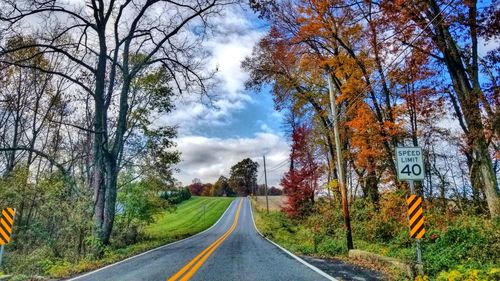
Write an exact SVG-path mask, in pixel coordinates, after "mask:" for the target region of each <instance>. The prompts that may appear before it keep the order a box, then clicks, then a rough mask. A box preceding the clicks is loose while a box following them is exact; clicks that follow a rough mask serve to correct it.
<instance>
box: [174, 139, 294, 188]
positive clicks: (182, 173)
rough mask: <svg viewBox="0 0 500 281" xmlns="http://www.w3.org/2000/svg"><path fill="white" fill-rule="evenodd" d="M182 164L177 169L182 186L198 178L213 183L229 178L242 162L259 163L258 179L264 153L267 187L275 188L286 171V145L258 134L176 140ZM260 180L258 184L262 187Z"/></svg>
mask: <svg viewBox="0 0 500 281" xmlns="http://www.w3.org/2000/svg"><path fill="white" fill-rule="evenodd" d="M177 144H178V146H177V149H178V150H179V151H181V153H182V162H181V163H180V164H179V165H178V166H177V168H178V169H179V173H178V174H177V175H176V176H177V178H178V179H179V180H180V181H182V182H183V183H184V184H189V183H190V182H191V181H192V179H194V178H199V179H201V180H202V181H203V182H212V183H213V182H215V181H216V180H217V178H218V177H219V176H221V175H225V176H229V170H230V168H231V166H233V165H234V164H236V163H238V162H239V161H241V160H243V159H245V158H251V159H252V160H253V161H256V162H258V163H259V165H260V167H259V177H260V176H261V174H262V171H263V165H262V155H263V154H264V153H266V165H267V169H268V170H269V173H268V184H269V186H271V185H275V186H278V185H279V182H280V179H281V176H282V175H283V173H284V172H285V171H286V170H287V168H288V165H287V161H288V155H289V144H288V143H287V142H286V141H285V140H284V139H283V137H282V136H279V135H276V134H273V133H257V134H256V135H255V136H254V137H253V138H227V139H221V138H208V137H201V136H184V137H180V138H179V139H178V140H177ZM263 181H264V179H263V178H262V177H261V178H260V181H259V183H263Z"/></svg>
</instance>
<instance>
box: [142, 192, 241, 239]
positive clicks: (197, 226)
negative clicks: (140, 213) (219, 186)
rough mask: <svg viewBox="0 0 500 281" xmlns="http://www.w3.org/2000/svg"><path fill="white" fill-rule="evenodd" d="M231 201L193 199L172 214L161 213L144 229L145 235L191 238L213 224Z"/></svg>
mask: <svg viewBox="0 0 500 281" xmlns="http://www.w3.org/2000/svg"><path fill="white" fill-rule="evenodd" d="M233 199H234V198H228V197H226V198H222V197H193V198H191V199H190V200H188V201H186V202H183V203H181V204H179V206H177V209H176V210H175V211H174V212H171V213H170V212H165V213H163V214H162V215H161V216H159V217H158V219H157V221H156V222H155V223H154V224H151V225H150V226H149V227H147V228H146V229H145V233H146V235H148V236H151V238H154V239H161V238H167V239H168V238H170V239H171V238H183V237H187V236H191V235H193V234H196V233H198V232H200V231H203V230H205V229H207V228H208V227H210V226H211V225H212V224H214V223H215V222H216V221H217V220H218V219H219V217H220V216H221V214H222V213H223V212H224V211H225V210H226V208H227V207H228V206H229V204H230V203H231V201H233ZM204 206H205V211H206V212H205V214H203V213H204V212H203V209H204Z"/></svg>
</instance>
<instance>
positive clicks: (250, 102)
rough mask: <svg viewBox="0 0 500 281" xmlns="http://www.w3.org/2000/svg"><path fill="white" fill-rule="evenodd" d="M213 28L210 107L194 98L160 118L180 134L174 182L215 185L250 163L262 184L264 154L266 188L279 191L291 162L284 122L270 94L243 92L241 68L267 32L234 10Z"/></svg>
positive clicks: (238, 9)
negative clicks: (240, 164) (213, 77)
mask: <svg viewBox="0 0 500 281" xmlns="http://www.w3.org/2000/svg"><path fill="white" fill-rule="evenodd" d="M215 25H216V26H217V27H216V32H214V34H213V36H211V37H210V38H209V39H208V40H207V41H206V42H205V48H206V49H207V50H208V51H209V52H210V56H209V58H208V61H207V63H208V67H209V68H212V69H214V68H217V69H218V72H217V76H216V80H217V83H216V87H215V88H214V89H213V90H212V92H213V93H212V94H213V95H214V96H215V97H214V98H213V99H212V101H211V105H208V104H207V103H201V102H200V97H199V96H197V95H195V94H193V95H191V96H187V95H184V96H181V97H178V98H177V100H176V110H175V111H174V112H172V113H170V114H168V115H165V116H162V117H161V119H163V120H162V121H163V122H166V123H168V124H171V125H176V126H178V128H179V129H178V138H177V139H176V143H177V150H179V151H180V152H181V153H182V156H181V162H180V163H179V164H178V165H176V169H177V170H178V171H177V172H176V173H175V177H176V178H177V179H178V180H179V181H181V182H182V183H183V184H184V185H187V184H190V183H191V182H192V180H193V179H195V178H198V179H200V180H201V181H202V182H211V183H213V182H215V181H216V180H217V179H218V178H219V176H221V175H224V176H226V177H229V170H230V168H231V166H233V165H234V164H236V163H238V162H239V161H241V160H243V159H245V158H251V159H252V160H254V161H256V162H258V163H259V166H260V167H259V172H258V179H259V184H262V183H264V178H263V176H262V175H263V160H262V158H263V155H264V154H265V155H266V166H267V168H268V170H269V173H268V185H269V186H273V185H274V186H278V185H279V182H280V178H281V176H282V174H283V173H284V172H285V171H286V169H287V166H288V165H286V163H285V162H286V161H288V156H289V141H288V138H287V137H286V135H285V134H284V133H283V130H282V127H283V125H282V124H283V123H282V119H283V116H282V114H281V113H280V112H277V111H276V110H275V109H274V103H273V99H272V94H271V93H270V91H269V89H264V90H262V91H260V92H252V91H247V90H245V86H244V83H245V81H246V80H247V79H248V73H246V72H245V71H244V70H243V69H242V68H241V62H242V61H243V60H244V59H245V57H247V56H249V55H250V54H251V52H252V49H253V47H254V46H255V45H256V43H257V42H258V41H259V40H260V39H261V38H262V37H263V36H264V35H265V33H266V32H267V27H266V25H265V23H263V22H262V21H260V20H259V19H258V18H257V17H256V15H255V14H254V13H253V12H252V11H250V10H244V9H243V8H242V7H238V6H234V7H232V8H231V9H230V10H227V11H225V13H224V14H223V15H222V16H220V17H218V18H217V19H215Z"/></svg>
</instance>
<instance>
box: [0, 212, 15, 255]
mask: <svg viewBox="0 0 500 281" xmlns="http://www.w3.org/2000/svg"><path fill="white" fill-rule="evenodd" d="M15 214H16V210H15V209H12V208H5V209H3V210H2V214H1V216H0V265H2V256H3V251H4V247H5V244H7V243H9V242H10V237H11V235H12V227H13V226H14V215H15Z"/></svg>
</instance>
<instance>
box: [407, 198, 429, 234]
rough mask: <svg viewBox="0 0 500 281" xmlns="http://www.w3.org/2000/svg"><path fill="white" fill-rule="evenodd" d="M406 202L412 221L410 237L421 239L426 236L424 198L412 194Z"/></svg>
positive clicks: (409, 217)
mask: <svg viewBox="0 0 500 281" xmlns="http://www.w3.org/2000/svg"><path fill="white" fill-rule="evenodd" d="M406 202H407V203H408V219H409V220H410V237H411V238H416V239H420V238H422V237H424V234H425V228H424V215H423V208H422V197H419V196H417V195H415V194H412V195H410V197H408V199H406Z"/></svg>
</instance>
